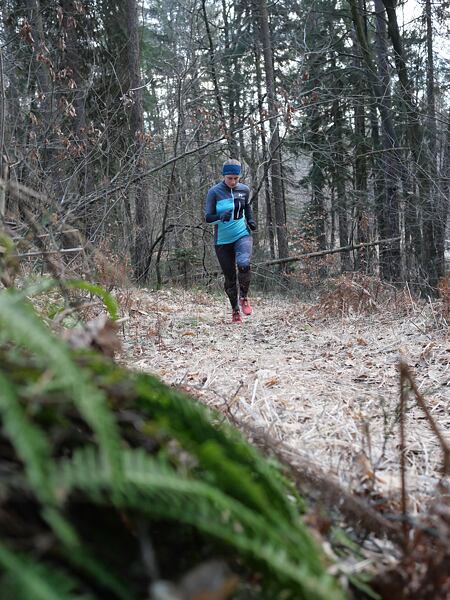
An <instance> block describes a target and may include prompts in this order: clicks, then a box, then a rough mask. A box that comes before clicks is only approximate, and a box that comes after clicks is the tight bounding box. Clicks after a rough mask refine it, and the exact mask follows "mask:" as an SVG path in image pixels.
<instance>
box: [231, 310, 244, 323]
mask: <svg viewBox="0 0 450 600" xmlns="http://www.w3.org/2000/svg"><path fill="white" fill-rule="evenodd" d="M231 322H232V323H242V317H241V311H240V310H239V309H238V308H235V309H234V310H233V316H232V317H231Z"/></svg>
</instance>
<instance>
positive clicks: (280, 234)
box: [254, 0, 289, 258]
mask: <svg viewBox="0 0 450 600" xmlns="http://www.w3.org/2000/svg"><path fill="white" fill-rule="evenodd" d="M254 6H255V12H256V16H257V19H258V22H259V31H260V35H261V43H262V46H263V56H264V70H265V75H266V88H267V104H268V109H269V118H270V121H269V124H270V134H271V136H270V141H269V153H270V160H271V180H272V197H273V204H274V209H275V223H276V232H277V242H278V257H279V258H287V256H288V254H289V249H288V236H287V228H286V219H285V210H284V205H283V190H282V185H281V151H280V133H279V126H278V120H277V114H278V110H277V101H276V90H275V72H274V67H273V57H272V39H271V34H270V29H269V15H268V12H267V3H266V0H258V1H255V3H254Z"/></svg>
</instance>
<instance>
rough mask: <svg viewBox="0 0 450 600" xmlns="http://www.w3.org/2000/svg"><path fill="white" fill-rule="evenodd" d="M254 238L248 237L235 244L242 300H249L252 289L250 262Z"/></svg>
mask: <svg viewBox="0 0 450 600" xmlns="http://www.w3.org/2000/svg"><path fill="white" fill-rule="evenodd" d="M252 249H253V238H252V236H251V235H246V236H244V237H241V238H239V239H238V240H237V241H236V242H234V251H235V253H236V264H237V267H238V276H239V289H240V293H241V298H247V296H248V289H249V287H250V279H251V272H250V261H251V258H252Z"/></svg>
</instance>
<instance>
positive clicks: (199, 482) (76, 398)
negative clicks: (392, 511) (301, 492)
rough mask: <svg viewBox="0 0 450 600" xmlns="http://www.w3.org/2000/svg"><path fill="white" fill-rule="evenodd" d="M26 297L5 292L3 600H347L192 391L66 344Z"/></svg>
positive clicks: (255, 467)
mask: <svg viewBox="0 0 450 600" xmlns="http://www.w3.org/2000/svg"><path fill="white" fill-rule="evenodd" d="M49 287H50V284H48V283H46V284H43V285H42V286H37V288H35V291H36V290H37V291H42V290H43V289H48V288H49ZM71 287H72V288H74V287H77V286H76V285H74V284H72V286H71ZM84 289H86V288H84ZM29 291H30V290H28V292H29ZM88 291H89V292H94V293H99V290H97V289H90V290H88ZM29 295H30V294H29V293H28V294H25V293H24V292H19V291H18V290H16V289H14V288H10V289H9V290H5V291H2V292H0V422H1V430H0V469H1V479H0V539H1V541H0V597H1V598H2V599H6V600H7V599H11V600H12V599H14V600H22V599H23V600H25V599H26V600H30V599H33V600H34V599H39V600H40V599H42V600H53V599H55V600H56V599H57V600H66V599H75V598H77V599H81V598H83V599H84V600H87V599H89V598H90V599H92V598H101V599H102V598H105V599H114V598H120V599H126V600H132V599H142V598H155V599H156V598H162V597H164V598H167V599H169V598H172V599H174V600H175V599H176V598H178V599H179V598H182V599H187V598H198V599H199V598H211V599H212V598H215V599H217V600H220V599H221V598H231V597H233V598H267V599H276V598H280V599H281V598H283V599H288V598H296V599H302V598H304V599H307V600H314V599H319V598H320V599H324V598H326V599H327V600H332V599H335V598H336V599H338V598H343V597H344V592H343V591H342V590H341V587H340V585H339V583H338V582H337V579H336V578H333V577H332V576H331V575H329V574H328V573H327V567H328V566H329V565H327V561H326V559H325V558H324V556H323V553H322V550H321V549H320V547H319V545H318V544H317V543H316V542H315V541H314V540H313V538H312V536H311V534H310V532H309V530H308V529H307V527H306V526H305V525H304V523H303V522H302V515H301V513H302V501H301V499H300V498H299V497H298V496H297V494H296V492H295V490H294V488H293V487H292V486H291V485H290V483H289V482H288V481H287V480H286V479H285V478H284V476H283V475H282V473H281V471H280V470H279V468H278V467H277V465H275V464H274V463H272V462H271V461H269V460H267V459H266V458H264V457H263V456H261V455H260V454H259V453H258V452H257V451H256V450H255V449H254V448H253V447H251V446H250V445H249V444H248V443H247V442H246V441H245V440H244V439H243V437H242V436H241V434H240V433H239V432H238V431H237V430H235V429H233V428H231V427H230V426H229V425H227V424H224V423H221V422H220V419H219V417H218V416H217V415H214V414H213V413H210V412H209V411H207V410H206V409H205V408H204V407H203V406H201V405H200V404H199V403H197V402H196V401H195V400H193V399H191V398H190V397H188V396H187V395H184V394H182V393H180V392H178V391H176V390H174V389H172V388H169V387H167V386H166V385H164V384H162V383H161V382H160V381H159V380H158V379H156V378H155V377H152V376H150V375H147V374H139V373H134V372H131V371H128V370H126V369H124V368H121V367H119V366H118V365H117V364H115V363H114V362H113V361H112V360H110V359H108V358H107V357H105V356H104V355H102V354H100V353H99V352H96V351H93V350H87V349H81V350H73V349H71V348H69V346H68V345H67V344H66V343H65V342H64V341H62V340H61V339H59V338H58V337H56V336H55V335H54V334H53V333H52V332H51V330H50V328H49V327H48V326H47V324H46V323H45V321H44V320H43V319H42V318H40V316H39V315H38V314H36V312H35V310H34V309H33V307H32V305H31V304H30V303H29V301H28V300H27V299H26V296H29ZM102 299H103V301H104V303H105V306H106V307H107V308H108V310H109V312H110V314H111V316H112V317H113V318H115V316H116V311H115V309H114V306H113V305H112V304H111V301H110V298H109V297H108V296H105V295H104V296H103V298H102ZM211 559H214V560H216V559H217V561H220V562H219V563H217V561H216V563H214V564H211V565H210V567H207V572H208V573H209V576H208V577H207V579H208V581H207V583H202V579H201V576H200V575H199V576H198V577H197V581H195V576H193V577H191V580H194V583H193V584H192V581H191V584H192V585H191V589H190V591H189V590H188V584H187V583H186V580H185V584H186V585H185V589H184V591H183V589H182V587H181V586H180V578H181V576H182V575H183V574H186V573H189V572H193V570H195V568H198V566H199V565H200V566H201V565H205V564H206V565H209V564H210V563H206V562H205V561H211ZM217 564H225V565H226V567H227V568H226V570H224V571H223V573H222V575H221V577H216V579H218V581H215V582H212V580H213V579H214V577H213V575H214V573H215V571H217ZM208 569H209V571H208ZM215 574H216V575H217V572H216V573H215ZM168 581H170V582H175V581H177V586H175V585H172V584H168V583H167V582H168ZM165 583H167V585H165ZM163 584H164V585H165V587H164V585H163ZM213 584H214V585H215V586H216V588H215V590H214V591H211V590H210V591H209V592H208V591H207V588H208V586H212V585H213ZM171 585H172V587H170V586H171ZM202 586H203V587H202ZM192 590H194V591H192ZM195 590H196V591H195ZM164 594H165V595H164Z"/></svg>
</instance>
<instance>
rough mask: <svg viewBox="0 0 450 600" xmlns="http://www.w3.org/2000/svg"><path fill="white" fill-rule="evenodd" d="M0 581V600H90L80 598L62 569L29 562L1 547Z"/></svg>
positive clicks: (75, 587) (69, 577)
mask: <svg viewBox="0 0 450 600" xmlns="http://www.w3.org/2000/svg"><path fill="white" fill-rule="evenodd" d="M0 567H1V568H2V570H3V571H4V572H5V575H4V577H3V578H2V579H1V580H0V597H1V598H2V600H30V599H33V600H93V598H94V597H93V596H91V595H90V594H86V593H85V594H82V593H80V592H77V591H76V590H77V589H78V590H80V585H79V583H78V582H77V581H75V580H74V579H73V578H72V577H71V576H69V575H67V574H66V573H64V572H63V571H62V570H61V568H59V567H58V568H55V567H51V566H50V565H44V564H42V563H37V562H34V561H32V560H31V559H30V558H28V557H24V556H22V555H19V554H17V553H16V552H12V551H11V550H9V549H8V548H7V547H6V546H5V545H4V544H2V543H0Z"/></svg>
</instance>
